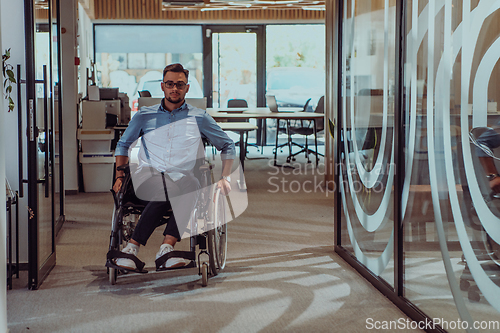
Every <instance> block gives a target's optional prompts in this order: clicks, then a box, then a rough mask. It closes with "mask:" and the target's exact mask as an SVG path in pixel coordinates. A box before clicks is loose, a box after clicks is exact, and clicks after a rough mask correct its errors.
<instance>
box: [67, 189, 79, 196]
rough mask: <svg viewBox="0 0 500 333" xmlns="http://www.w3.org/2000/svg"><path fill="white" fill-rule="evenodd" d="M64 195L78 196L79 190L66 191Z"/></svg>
mask: <svg viewBox="0 0 500 333" xmlns="http://www.w3.org/2000/svg"><path fill="white" fill-rule="evenodd" d="M64 194H66V195H76V194H78V190H64Z"/></svg>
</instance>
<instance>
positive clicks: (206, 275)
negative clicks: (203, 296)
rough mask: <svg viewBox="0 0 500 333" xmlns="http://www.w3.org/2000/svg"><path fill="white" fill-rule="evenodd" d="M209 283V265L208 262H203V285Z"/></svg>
mask: <svg viewBox="0 0 500 333" xmlns="http://www.w3.org/2000/svg"><path fill="white" fill-rule="evenodd" d="M207 285H208V265H207V263H206V262H204V263H203V264H201V286H202V287H206V286H207Z"/></svg>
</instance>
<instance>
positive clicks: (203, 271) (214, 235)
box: [105, 160, 227, 287]
mask: <svg viewBox="0 0 500 333" xmlns="http://www.w3.org/2000/svg"><path fill="white" fill-rule="evenodd" d="M204 162H205V163H204V164H202V165H201V166H200V167H199V168H197V170H198V172H199V179H200V185H201V189H200V191H199V197H198V200H197V203H196V206H195V209H194V210H193V212H192V214H191V219H190V221H189V225H190V230H191V234H192V235H191V236H190V251H173V252H170V253H169V255H170V254H172V255H171V256H172V257H174V256H175V257H182V258H185V259H188V260H190V263H189V264H188V265H186V266H183V267H180V268H181V269H183V268H193V267H198V274H199V275H201V284H202V286H204V287H205V286H207V284H208V277H209V276H216V275H217V274H218V273H219V271H220V270H222V269H224V267H225V265H226V252H227V225H226V218H225V212H226V207H225V205H226V202H225V200H224V196H223V195H222V194H221V193H220V188H215V186H214V185H215V182H214V177H213V172H212V169H213V165H212V164H211V163H210V162H209V161H207V160H205V161H204ZM117 169H118V170H122V171H124V172H125V177H124V179H123V183H122V187H121V188H120V190H119V191H118V193H115V192H114V191H113V190H111V192H112V193H113V199H114V210H113V221H112V224H111V235H110V242H109V251H108V254H107V260H106V265H105V266H106V267H107V273H108V275H109V282H110V284H112V285H114V284H116V280H117V277H118V275H119V274H126V273H128V272H130V271H128V270H126V269H123V268H120V267H118V266H116V265H115V263H114V260H115V259H116V254H117V251H121V250H122V248H123V247H124V246H125V243H126V242H127V241H129V240H130V238H131V237H132V233H133V229H134V227H135V222H136V221H137V220H138V217H139V216H140V214H141V213H142V211H143V209H144V207H145V205H146V204H147V202H146V201H142V200H140V199H138V198H137V197H135V193H134V191H133V185H132V177H131V174H130V167H129V165H124V166H120V167H118V168H117ZM170 212H171V210H170ZM168 217H169V216H166V218H168ZM200 222H201V223H202V228H203V229H202V231H203V232H201V233H199V229H198V228H199V223H200ZM166 223H168V221H167V222H166ZM193 233H194V234H193ZM197 247H198V248H199V252H198V256H197V258H196V251H197V250H196V248H197ZM202 254H204V255H207V256H208V263H207V262H205V261H203V262H202V261H201V259H200V257H201V255H202ZM131 259H133V260H134V261H136V260H137V261H136V263H138V265H137V266H138V269H139V273H147V271H145V270H143V268H144V265H145V264H144V263H143V262H141V261H140V260H138V259H137V258H135V257H134V258H131ZM159 259H160V258H159ZM196 259H197V260H196ZM196 261H197V264H196ZM163 262H164V261H163ZM156 266H157V269H156V270H157V271H161V270H172V269H179V268H171V269H161V268H159V266H161V264H159V262H158V260H157V261H156Z"/></svg>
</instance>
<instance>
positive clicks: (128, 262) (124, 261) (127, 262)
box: [116, 245, 139, 271]
mask: <svg viewBox="0 0 500 333" xmlns="http://www.w3.org/2000/svg"><path fill="white" fill-rule="evenodd" d="M122 252H123V253H128V254H132V255H134V256H136V257H137V254H138V253H139V249H137V248H134V247H132V246H129V245H127V246H126V247H125V248H124V249H123V250H122ZM116 266H120V267H123V268H125V269H128V270H131V271H135V270H136V269H137V265H136V264H135V261H133V260H132V259H128V258H117V259H116Z"/></svg>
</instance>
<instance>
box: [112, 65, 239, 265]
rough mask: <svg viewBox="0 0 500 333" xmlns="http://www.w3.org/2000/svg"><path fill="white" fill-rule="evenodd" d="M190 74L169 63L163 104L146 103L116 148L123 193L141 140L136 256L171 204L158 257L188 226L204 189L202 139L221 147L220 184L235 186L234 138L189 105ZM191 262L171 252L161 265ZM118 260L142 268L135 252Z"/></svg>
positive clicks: (135, 174)
mask: <svg viewBox="0 0 500 333" xmlns="http://www.w3.org/2000/svg"><path fill="white" fill-rule="evenodd" d="M188 75H189V71H188V70H186V69H184V68H183V66H182V65H181V64H171V65H168V66H166V67H165V69H164V70H163V81H162V82H161V89H162V90H163V92H164V94H165V98H163V99H162V101H161V104H158V105H154V106H150V107H143V108H141V110H140V111H139V112H138V113H137V114H136V115H135V116H134V117H133V118H132V120H131V121H130V123H129V126H128V128H127V130H126V131H125V132H124V134H123V135H122V137H121V139H120V140H119V142H118V144H117V147H116V150H115V156H116V166H117V170H116V180H115V183H114V185H113V190H114V191H115V192H116V193H118V191H119V190H120V188H121V186H122V183H123V179H124V176H125V174H124V171H123V170H122V169H121V168H119V167H120V166H123V165H125V164H127V163H128V161H129V155H128V154H129V150H130V149H131V147H133V146H134V144H135V142H136V141H137V140H139V141H140V148H139V154H138V167H137V170H130V172H131V175H132V181H133V186H134V190H135V193H136V196H137V197H138V198H139V199H141V200H146V201H147V204H146V206H145V208H144V210H143V212H142V214H141V216H140V218H139V221H138V222H137V225H136V227H135V229H134V232H133V234H132V237H131V239H130V241H129V242H128V244H127V246H126V247H125V248H124V249H123V250H122V252H123V253H125V254H129V255H132V256H133V257H137V255H138V252H139V247H140V246H141V245H146V242H147V241H148V239H149V237H150V236H151V235H152V233H153V231H154V230H155V229H156V228H157V227H159V226H160V225H162V224H164V223H165V219H164V216H167V215H169V210H170V207H172V210H173V214H171V216H170V217H169V218H168V223H167V225H166V227H165V231H164V232H163V235H164V239H163V242H162V244H161V246H160V249H159V251H158V253H157V254H156V259H158V258H161V257H163V256H165V255H166V254H168V253H169V252H172V251H173V250H174V246H175V244H176V243H177V242H178V241H180V240H181V238H182V235H183V234H184V232H185V231H187V226H188V222H189V219H190V217H191V213H192V211H193V209H194V207H195V205H196V201H197V193H198V189H199V188H200V183H199V180H198V179H197V178H196V177H195V175H194V174H195V172H194V167H195V165H196V160H197V159H198V160H199V159H200V154H203V155H201V156H204V149H203V144H202V141H201V140H202V138H204V139H207V140H208V141H210V143H211V144H212V145H214V146H215V147H216V148H217V149H218V150H219V151H221V158H222V175H221V179H220V180H219V181H218V182H217V187H220V188H221V193H222V194H224V195H227V194H228V193H229V192H230V191H231V186H230V179H229V176H230V174H231V167H232V163H233V159H234V158H235V146H234V142H233V141H232V140H231V139H230V138H229V137H228V135H227V134H226V133H225V132H224V131H223V130H222V129H221V128H220V127H219V126H218V125H217V123H216V122H215V121H214V119H213V118H212V117H211V116H210V115H209V114H208V113H207V112H206V111H205V110H202V109H198V108H195V107H193V106H191V105H189V104H186V102H185V100H184V97H185V95H186V93H187V92H188V90H189V84H187V82H188ZM134 259H135V258H134ZM188 263H189V262H188V261H187V260H186V259H183V258H180V257H171V258H169V259H168V260H166V262H165V264H164V265H163V266H162V267H161V268H176V267H182V266H185V265H186V264H188ZM115 264H116V266H118V267H121V268H124V269H126V270H132V271H140V270H141V268H138V267H137V265H136V261H135V260H132V259H130V256H129V257H128V258H127V256H125V257H123V258H122V257H119V258H116V259H115Z"/></svg>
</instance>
